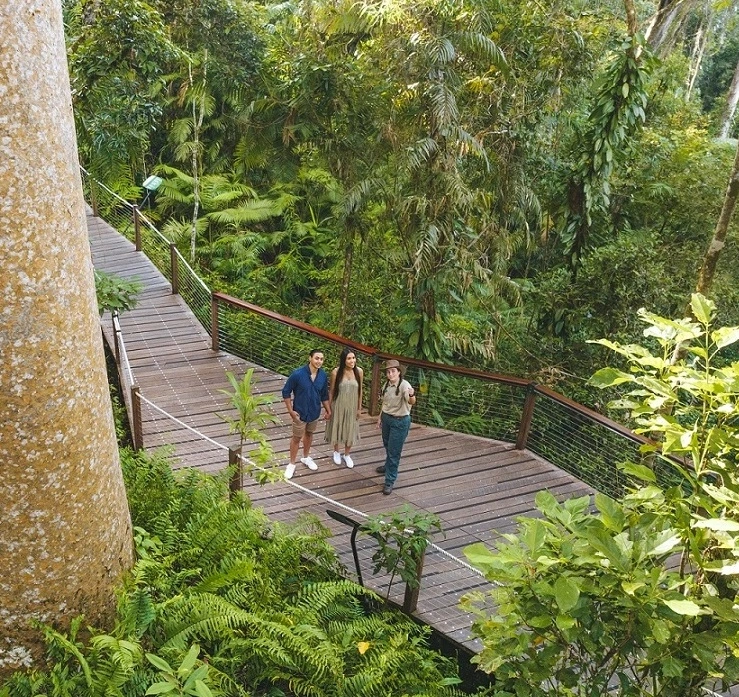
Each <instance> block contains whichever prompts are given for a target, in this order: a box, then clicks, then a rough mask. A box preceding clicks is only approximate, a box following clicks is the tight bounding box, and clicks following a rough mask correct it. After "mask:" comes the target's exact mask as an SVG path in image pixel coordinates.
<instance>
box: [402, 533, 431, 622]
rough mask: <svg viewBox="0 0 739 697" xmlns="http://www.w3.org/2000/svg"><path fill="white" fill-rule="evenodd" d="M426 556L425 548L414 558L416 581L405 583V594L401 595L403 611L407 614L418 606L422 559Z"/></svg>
mask: <svg viewBox="0 0 739 697" xmlns="http://www.w3.org/2000/svg"><path fill="white" fill-rule="evenodd" d="M425 558H426V548H425V547H424V548H423V551H422V552H421V553H420V554H419V555H418V559H417V560H416V583H415V584H413V585H411V584H409V583H406V584H405V594H404V596H403V612H407V613H408V614H410V613H412V612H415V610H416V607H418V594H419V593H420V592H421V574H422V573H423V561H424V559H425Z"/></svg>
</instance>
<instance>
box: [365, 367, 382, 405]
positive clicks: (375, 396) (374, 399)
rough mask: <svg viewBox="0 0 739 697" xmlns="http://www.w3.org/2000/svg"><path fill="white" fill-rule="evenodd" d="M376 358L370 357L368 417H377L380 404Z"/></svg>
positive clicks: (378, 369)
mask: <svg viewBox="0 0 739 697" xmlns="http://www.w3.org/2000/svg"><path fill="white" fill-rule="evenodd" d="M381 363H382V361H381V360H380V358H379V357H378V356H372V380H371V382H370V398H369V407H368V411H369V415H370V416H377V414H378V413H379V404H380V368H381V366H380V364H381Z"/></svg>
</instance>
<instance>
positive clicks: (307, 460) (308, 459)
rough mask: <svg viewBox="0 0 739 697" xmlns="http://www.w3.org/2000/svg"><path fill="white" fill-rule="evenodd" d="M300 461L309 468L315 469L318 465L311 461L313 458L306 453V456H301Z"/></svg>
mask: <svg viewBox="0 0 739 697" xmlns="http://www.w3.org/2000/svg"><path fill="white" fill-rule="evenodd" d="M300 461H301V462H302V463H303V464H304V465H305V466H306V467H307V468H308V469H309V470H317V469H318V465H317V464H316V463H315V462H313V458H312V457H311V456H310V455H308V457H301V458H300Z"/></svg>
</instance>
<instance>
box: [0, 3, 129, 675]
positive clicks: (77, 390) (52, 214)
mask: <svg viewBox="0 0 739 697" xmlns="http://www.w3.org/2000/svg"><path fill="white" fill-rule="evenodd" d="M0 35H1V36H2V37H3V40H2V43H1V44H0V85H2V89H1V90H0V91H1V92H2V99H0V124H2V136H3V137H2V138H0V230H2V234H0V259H2V264H3V272H2V275H1V276H0V297H2V299H3V303H2V311H0V356H2V360H0V472H2V478H0V511H2V513H1V514H0V515H2V534H0V569H2V573H1V574H0V608H2V611H1V612H0V675H2V674H7V673H8V672H9V671H11V670H13V669H15V668H18V667H21V666H24V665H29V664H31V663H32V662H33V661H34V659H35V658H36V657H38V655H39V653H40V648H41V647H40V637H39V635H38V632H36V631H34V630H32V629H31V628H30V627H29V624H28V621H29V620H30V619H31V618H36V619H39V620H42V621H44V622H49V623H53V624H55V625H60V626H64V625H65V624H67V622H68V620H69V619H70V618H71V617H73V616H75V615H78V614H80V613H84V614H85V617H86V619H87V621H88V622H90V623H93V624H99V625H104V624H105V623H106V622H107V621H108V620H110V619H111V617H112V615H113V613H114V611H115V605H116V602H115V596H114V589H115V587H116V585H117V583H118V582H119V580H120V578H121V575H122V574H123V573H124V572H125V571H126V570H127V569H128V568H130V566H131V564H132V557H133V548H132V538H131V520H130V516H129V512H128V505H127V502H126V493H125V490H124V487H123V479H122V477H121V471H120V463H119V460H118V448H117V443H116V436H115V428H114V424H113V416H112V410H111V404H110V394H109V391H108V382H107V375H106V370H105V360H104V355H103V347H102V338H101V332H100V320H99V317H98V313H97V304H96V301H95V287H94V281H93V275H92V262H91V258H90V247H89V242H88V238H87V228H86V222H85V208H84V201H83V197H82V187H81V182H80V173H79V164H78V159H77V149H76V142H75V132H74V122H73V119H72V99H71V92H70V86H69V75H68V73H67V59H66V51H65V45H64V34H63V27H62V14H61V5H60V2H59V0H24V1H23V2H5V3H2V6H0Z"/></svg>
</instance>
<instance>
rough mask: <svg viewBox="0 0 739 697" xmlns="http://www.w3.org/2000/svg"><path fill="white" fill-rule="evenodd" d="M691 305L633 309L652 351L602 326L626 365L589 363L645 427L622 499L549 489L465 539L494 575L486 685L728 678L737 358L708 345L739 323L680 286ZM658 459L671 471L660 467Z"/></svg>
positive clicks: (732, 671)
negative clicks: (532, 513) (479, 537)
mask: <svg viewBox="0 0 739 697" xmlns="http://www.w3.org/2000/svg"><path fill="white" fill-rule="evenodd" d="M691 311H692V315H693V319H679V320H670V319H665V318H663V317H660V316H657V315H654V314H652V313H649V312H646V311H641V312H640V319H641V320H642V321H643V322H645V323H646V324H647V329H646V330H645V331H644V336H645V338H646V339H647V341H648V342H653V343H654V344H655V345H656V347H657V349H658V350H657V351H652V350H650V349H649V348H647V347H646V346H642V345H639V344H629V345H622V344H619V343H617V342H613V341H610V340H605V339H601V340H599V341H598V342H596V343H599V344H601V345H604V346H606V347H608V348H610V349H612V350H613V351H615V352H616V353H618V354H620V356H621V357H623V358H624V359H625V360H626V362H627V365H628V370H622V369H618V368H610V367H609V368H603V369H602V370H600V371H598V372H597V373H596V374H595V375H594V376H593V378H592V382H593V383H594V384H595V385H596V386H597V387H601V388H605V387H609V388H611V387H614V386H615V387H619V386H620V387H621V388H622V389H626V390H627V391H626V393H625V395H624V396H623V397H622V398H621V399H620V400H618V402H617V403H616V404H615V405H614V406H615V407H617V408H621V409H627V410H629V412H630V414H631V416H632V418H634V419H635V421H636V422H637V424H638V425H639V428H640V430H642V431H643V432H645V433H648V434H649V435H650V436H651V437H652V438H658V439H659V440H658V443H657V444H656V445H655V446H648V447H644V448H643V451H644V453H645V455H646V456H647V459H646V460H645V461H644V462H640V463H625V464H624V465H623V469H624V472H625V473H626V474H627V475H628V476H629V477H630V478H631V481H632V482H634V483H638V485H639V486H638V487H637V488H634V489H633V490H632V491H631V492H630V493H628V494H627V495H626V496H625V497H624V498H623V500H622V501H620V502H618V501H614V500H613V499H610V498H608V497H606V496H604V495H602V494H597V495H596V496H595V501H594V503H595V510H593V509H592V503H591V501H590V499H589V498H588V497H584V498H580V499H573V500H569V501H565V502H564V503H558V502H557V501H556V500H555V499H554V498H553V496H552V495H551V494H549V493H545V492H542V493H540V494H539V495H538V496H537V508H538V509H539V511H540V512H541V514H542V517H541V519H522V520H521V521H520V524H519V532H518V534H516V535H504V536H503V537H502V540H501V541H500V542H499V543H498V545H497V549H496V551H495V552H491V551H489V550H488V549H486V548H485V547H484V546H483V545H473V546H471V547H468V548H467V549H466V550H465V553H466V554H467V556H468V558H469V559H470V561H472V563H474V564H475V565H477V566H478V567H479V568H481V569H482V570H483V571H485V573H486V577H487V578H488V579H489V580H491V581H494V582H496V583H499V584H500V586H499V587H498V589H496V591H495V592H494V593H493V598H494V600H495V602H496V608H495V610H494V611H493V612H492V614H491V613H490V611H489V609H488V607H487V605H486V598H485V596H483V595H482V594H470V595H469V596H468V597H467V598H466V599H465V601H464V603H465V607H467V608H468V609H470V610H472V611H475V612H477V613H478V614H479V617H480V619H479V620H478V621H477V622H476V623H475V631H476V632H477V633H478V634H479V636H480V637H481V638H482V639H483V643H484V649H483V651H482V653H481V654H480V658H479V660H480V664H481V666H482V667H483V668H484V669H485V670H487V671H495V674H496V688H495V689H496V692H495V693H494V694H496V695H500V696H501V697H503V696H504V695H506V696H508V695H512V694H516V695H522V694H524V695H532V696H535V695H542V696H543V695H562V696H564V695H568V696H573V697H574V696H577V697H581V696H582V697H585V696H586V695H587V696H588V697H589V696H590V695H594V694H603V693H605V692H606V691H608V692H609V693H612V694H614V695H623V696H624V697H626V696H631V695H640V696H645V695H652V696H656V695H662V694H680V695H685V696H686V697H692V696H694V695H695V696H696V697H697V696H698V695H700V694H702V693H703V688H704V687H705V686H710V685H711V684H712V681H714V680H717V681H718V682H719V683H720V684H721V685H723V686H724V687H726V686H727V685H729V684H731V683H733V682H735V681H736V680H737V679H738V678H739V661H737V659H736V656H737V655H739V654H738V653H737V652H738V651H739V633H738V630H739V610H737V606H736V602H735V601H736V597H737V592H738V591H739V563H737V559H739V525H737V523H736V522H735V518H736V515H737V511H739V477H737V469H736V453H737V451H738V449H739V440H738V439H739V429H738V428H737V426H738V425H739V424H737V420H736V414H737V406H738V405H739V378H738V375H739V374H737V370H739V365H738V364H737V363H736V362H735V361H731V359H730V358H729V359H727V358H724V357H722V355H721V354H722V352H726V350H727V349H731V347H733V346H734V344H735V343H736V342H737V341H739V328H736V327H721V328H718V329H714V328H713V327H712V323H713V320H714V317H715V306H714V305H713V303H712V302H710V301H709V300H707V299H706V298H703V297H702V296H700V295H693V297H692V300H691ZM665 470H671V472H672V476H671V477H665V476H664V475H662V474H661V472H663V471H665Z"/></svg>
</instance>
